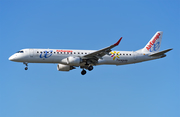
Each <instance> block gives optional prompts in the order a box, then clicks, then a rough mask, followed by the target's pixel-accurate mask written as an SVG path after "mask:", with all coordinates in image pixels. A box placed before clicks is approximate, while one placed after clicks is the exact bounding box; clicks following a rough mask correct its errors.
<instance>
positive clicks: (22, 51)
mask: <svg viewBox="0 0 180 117" xmlns="http://www.w3.org/2000/svg"><path fill="white" fill-rule="evenodd" d="M16 53H24V51H18V52H16Z"/></svg>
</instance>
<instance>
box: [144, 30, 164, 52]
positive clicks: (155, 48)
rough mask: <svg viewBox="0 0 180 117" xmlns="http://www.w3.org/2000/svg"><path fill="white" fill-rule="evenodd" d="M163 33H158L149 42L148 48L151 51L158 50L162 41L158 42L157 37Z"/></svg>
mask: <svg viewBox="0 0 180 117" xmlns="http://www.w3.org/2000/svg"><path fill="white" fill-rule="evenodd" d="M160 35H161V34H160V33H157V35H156V36H155V37H154V39H153V40H152V41H150V42H149V44H148V45H147V46H146V49H147V50H149V51H150V52H152V51H156V50H157V49H158V48H159V47H160V42H157V43H156V44H155V42H156V40H157V39H159V36H160ZM153 45H154V47H153V48H151V47H152V46H153Z"/></svg>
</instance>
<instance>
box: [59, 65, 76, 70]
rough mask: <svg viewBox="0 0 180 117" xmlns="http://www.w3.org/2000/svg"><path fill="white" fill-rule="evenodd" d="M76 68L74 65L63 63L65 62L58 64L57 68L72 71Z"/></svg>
mask: <svg viewBox="0 0 180 117" xmlns="http://www.w3.org/2000/svg"><path fill="white" fill-rule="evenodd" d="M72 69H74V67H72V66H70V65H63V64H58V65H57V70H58V71H70V70H72Z"/></svg>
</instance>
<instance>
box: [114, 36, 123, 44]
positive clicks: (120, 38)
mask: <svg viewBox="0 0 180 117" xmlns="http://www.w3.org/2000/svg"><path fill="white" fill-rule="evenodd" d="M121 39H122V37H121V38H120V39H119V41H118V42H116V43H115V44H114V45H115V46H117V45H119V43H120V41H121Z"/></svg>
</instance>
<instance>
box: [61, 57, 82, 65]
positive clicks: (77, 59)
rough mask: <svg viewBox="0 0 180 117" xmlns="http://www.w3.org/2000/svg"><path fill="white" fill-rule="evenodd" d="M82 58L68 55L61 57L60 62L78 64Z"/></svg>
mask: <svg viewBox="0 0 180 117" xmlns="http://www.w3.org/2000/svg"><path fill="white" fill-rule="evenodd" d="M81 61H82V59H81V58H80V57H72V56H70V57H68V58H65V59H63V60H62V61H61V62H62V63H63V64H67V65H72V66H79V65H80V63H81Z"/></svg>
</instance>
